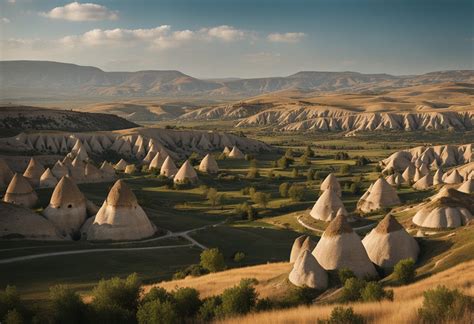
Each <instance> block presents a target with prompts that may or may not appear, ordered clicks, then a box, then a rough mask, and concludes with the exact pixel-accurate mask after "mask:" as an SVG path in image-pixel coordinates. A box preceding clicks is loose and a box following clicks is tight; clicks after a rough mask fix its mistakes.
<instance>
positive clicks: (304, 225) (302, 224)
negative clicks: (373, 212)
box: [296, 216, 378, 234]
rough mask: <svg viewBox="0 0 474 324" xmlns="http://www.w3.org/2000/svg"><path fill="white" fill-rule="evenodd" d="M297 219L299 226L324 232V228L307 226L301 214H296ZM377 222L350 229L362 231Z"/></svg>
mask: <svg viewBox="0 0 474 324" xmlns="http://www.w3.org/2000/svg"><path fill="white" fill-rule="evenodd" d="M296 220H297V221H298V223H300V225H301V226H303V227H305V228H307V229H309V230H312V231H315V232H318V233H321V234H322V233H324V230H321V229H319V228H315V227H312V226H309V225H308V224H306V223H305V222H303V220H302V219H301V216H298V218H297V219H296ZM377 224H378V223H373V224H369V225H365V226H361V227H354V228H353V229H352V230H354V231H362V230H366V229H371V228H373V227H375V226H377Z"/></svg>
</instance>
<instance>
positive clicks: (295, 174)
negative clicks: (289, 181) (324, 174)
mask: <svg viewBox="0 0 474 324" xmlns="http://www.w3.org/2000/svg"><path fill="white" fill-rule="evenodd" d="M298 176H299V172H298V169H293V170H292V171H291V177H292V178H298Z"/></svg>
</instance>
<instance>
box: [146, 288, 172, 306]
mask: <svg viewBox="0 0 474 324" xmlns="http://www.w3.org/2000/svg"><path fill="white" fill-rule="evenodd" d="M172 298H173V296H172V295H171V294H170V293H169V292H168V291H167V290H166V289H165V288H162V287H153V288H151V289H150V291H149V292H148V293H147V294H146V295H145V296H144V297H143V299H142V304H145V303H147V302H150V301H155V300H159V301H160V302H165V301H171V300H172Z"/></svg>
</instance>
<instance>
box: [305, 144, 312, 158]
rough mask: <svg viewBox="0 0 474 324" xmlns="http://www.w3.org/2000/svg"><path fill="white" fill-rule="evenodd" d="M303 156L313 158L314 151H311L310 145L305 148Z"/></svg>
mask: <svg viewBox="0 0 474 324" xmlns="http://www.w3.org/2000/svg"><path fill="white" fill-rule="evenodd" d="M304 155H306V156H308V157H314V151H313V149H312V148H311V146H310V145H308V146H306V150H305V152H304Z"/></svg>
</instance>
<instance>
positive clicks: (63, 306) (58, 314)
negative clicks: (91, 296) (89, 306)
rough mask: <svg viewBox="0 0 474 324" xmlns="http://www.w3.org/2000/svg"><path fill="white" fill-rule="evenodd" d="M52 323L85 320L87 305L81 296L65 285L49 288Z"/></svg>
mask: <svg viewBox="0 0 474 324" xmlns="http://www.w3.org/2000/svg"><path fill="white" fill-rule="evenodd" d="M49 300H50V305H51V306H50V307H51V313H50V315H51V319H50V321H51V322H52V323H81V322H83V320H84V317H85V312H86V305H85V304H84V303H83V301H82V299H81V297H80V296H79V295H78V294H77V293H76V292H74V291H73V290H72V289H70V288H69V287H67V286H64V285H57V286H54V287H51V288H50V289H49Z"/></svg>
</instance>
